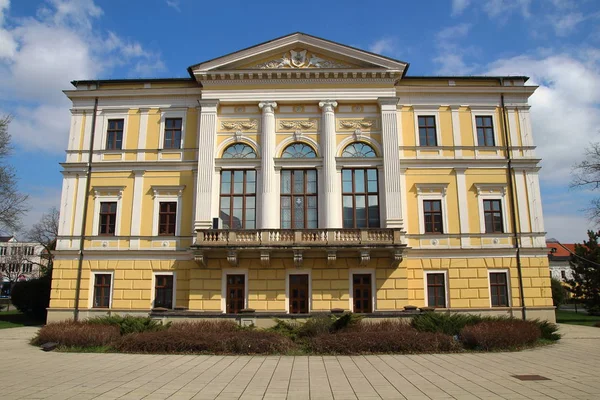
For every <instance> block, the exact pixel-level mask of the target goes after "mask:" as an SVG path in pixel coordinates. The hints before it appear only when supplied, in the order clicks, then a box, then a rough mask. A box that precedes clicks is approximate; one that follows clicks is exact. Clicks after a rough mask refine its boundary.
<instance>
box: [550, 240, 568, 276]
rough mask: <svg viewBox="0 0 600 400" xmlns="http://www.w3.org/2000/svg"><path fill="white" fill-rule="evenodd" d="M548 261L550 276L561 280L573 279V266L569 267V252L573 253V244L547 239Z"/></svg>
mask: <svg viewBox="0 0 600 400" xmlns="http://www.w3.org/2000/svg"><path fill="white" fill-rule="evenodd" d="M546 246H547V247H548V261H549V266H550V276H551V277H552V278H554V279H557V280H559V281H562V282H566V281H567V280H570V279H573V268H571V263H570V261H571V254H574V253H575V244H573V243H558V242H555V241H552V240H548V242H547V244H546Z"/></svg>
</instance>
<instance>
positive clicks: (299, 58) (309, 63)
mask: <svg viewBox="0 0 600 400" xmlns="http://www.w3.org/2000/svg"><path fill="white" fill-rule="evenodd" d="M351 67H352V66H351V65H349V64H346V63H343V62H340V61H335V60H326V59H324V58H321V57H319V56H317V55H316V54H314V53H309V51H308V50H290V51H288V52H286V53H284V54H283V55H282V56H281V58H277V59H275V60H270V61H266V62H263V63H260V64H258V65H256V66H255V68H259V69H282V68H351Z"/></svg>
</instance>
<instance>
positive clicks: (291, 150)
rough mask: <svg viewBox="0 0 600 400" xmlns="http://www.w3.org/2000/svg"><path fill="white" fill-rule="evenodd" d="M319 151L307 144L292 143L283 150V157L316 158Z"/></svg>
mask: <svg viewBox="0 0 600 400" xmlns="http://www.w3.org/2000/svg"><path fill="white" fill-rule="evenodd" d="M316 156H317V153H315V151H314V150H313V148H312V147H310V146H309V145H307V144H304V143H292V144H290V145H289V146H288V147H286V148H285V149H284V150H283V153H282V154H281V157H282V158H315V157H316Z"/></svg>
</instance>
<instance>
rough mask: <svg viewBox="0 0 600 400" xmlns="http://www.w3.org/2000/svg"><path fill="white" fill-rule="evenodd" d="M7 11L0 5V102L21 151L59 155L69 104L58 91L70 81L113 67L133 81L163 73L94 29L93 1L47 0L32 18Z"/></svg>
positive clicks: (145, 54) (134, 46)
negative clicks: (124, 69)
mask: <svg viewBox="0 0 600 400" xmlns="http://www.w3.org/2000/svg"><path fill="white" fill-rule="evenodd" d="M8 10H9V3H8V1H7V0H0V76H2V77H3V78H2V79H1V80H0V101H2V102H3V103H4V106H3V107H4V108H5V110H4V111H5V112H6V111H8V112H11V113H13V114H14V119H13V122H12V123H11V126H10V131H11V133H12V136H13V140H14V142H15V144H17V145H18V146H20V147H21V148H22V150H24V151H29V150H32V151H40V150H41V151H47V152H57V153H58V152H62V151H64V147H65V146H64V144H65V143H66V138H67V136H68V130H69V118H68V108H69V102H68V100H67V98H66V97H65V96H64V94H63V93H62V90H64V89H69V88H70V81H71V80H80V79H94V78H97V77H99V76H101V75H102V74H107V73H108V72H109V71H110V69H111V68H114V67H118V66H120V67H123V66H125V67H129V68H130V73H131V74H134V75H136V76H140V75H154V74H156V73H157V72H160V71H164V70H165V69H166V68H165V65H164V63H163V62H162V60H161V59H160V55H159V54H157V53H153V52H151V51H148V50H147V49H145V48H144V47H143V46H142V45H141V44H140V43H138V42H136V41H134V40H131V39H124V38H121V37H120V36H118V35H117V34H116V33H115V32H103V31H99V30H97V29H95V28H94V23H95V22H96V20H97V19H99V18H101V17H102V15H103V11H102V9H101V8H100V7H98V6H97V5H96V4H95V3H94V1H93V0H47V2H46V3H45V4H43V5H42V6H40V7H39V8H38V10H37V13H36V16H35V17H28V18H22V19H14V20H12V19H11V18H10V17H7V13H6V12H7V11H8ZM9 22H10V24H8V23H9ZM48 138H52V140H48ZM41 143H46V144H47V145H44V146H42V145H41Z"/></svg>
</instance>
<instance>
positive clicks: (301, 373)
mask: <svg viewBox="0 0 600 400" xmlns="http://www.w3.org/2000/svg"><path fill="white" fill-rule="evenodd" d="M35 331H36V328H13V329H3V330H0V360H1V361H2V372H1V373H0V398H1V399H4V400H7V399H117V398H118V399H142V398H143V399H166V398H169V399H192V398H193V399H405V398H406V399H598V398H600V329H598V328H590V327H580V326H573V325H561V331H562V333H563V334H564V335H565V337H564V339H563V340H562V341H561V342H560V343H559V344H556V345H551V346H546V347H543V348H538V349H535V350H528V351H523V352H518V353H487V354H483V353H471V354H432V355H380V356H356V357H333V356H330V357H278V356H273V357H259V356H257V357H250V356H242V357H233V356H228V357H225V356H187V355H186V356H183V355H182V356H178V355H128V354H76V353H56V352H50V353H44V352H42V351H41V350H39V349H38V348H36V347H33V346H29V345H28V344H27V341H28V340H29V339H30V338H31V337H32V336H33V335H34V334H35ZM512 375H541V376H543V377H545V378H548V380H541V381H521V380H518V379H516V378H514V377H512Z"/></svg>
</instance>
